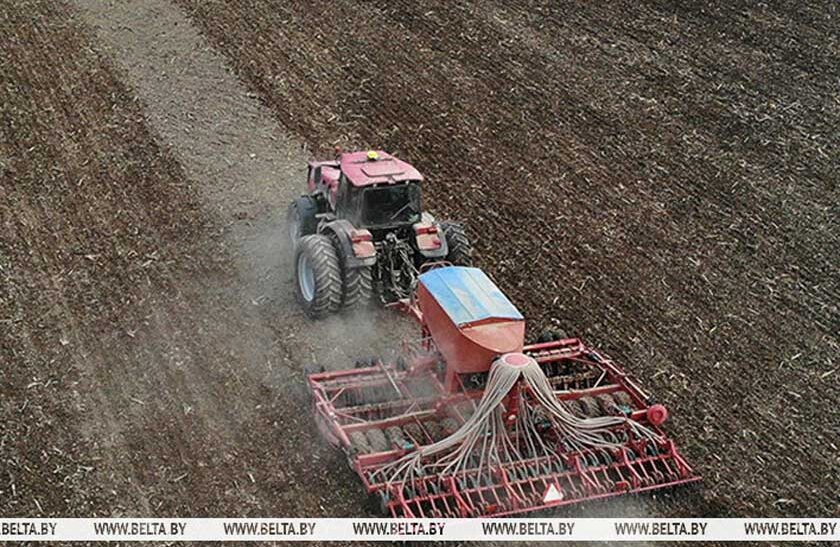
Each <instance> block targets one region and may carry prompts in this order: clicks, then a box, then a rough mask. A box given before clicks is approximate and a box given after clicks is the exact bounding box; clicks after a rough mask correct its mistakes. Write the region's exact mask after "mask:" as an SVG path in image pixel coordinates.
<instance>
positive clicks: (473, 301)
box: [420, 266, 524, 325]
mask: <svg viewBox="0 0 840 547" xmlns="http://www.w3.org/2000/svg"><path fill="white" fill-rule="evenodd" d="M420 282H421V283H422V284H423V286H425V287H426V289H427V290H428V291H429V293H430V294H431V295H432V296H433V297H434V299H435V300H436V301H437V302H438V303H439V304H440V306H441V307H442V308H443V310H444V311H445V312H446V314H447V315H448V316H449V318H450V319H452V322H453V323H455V324H456V325H464V324H467V323H475V322H476V321H482V320H484V319H490V318H494V319H511V320H523V319H524V317H522V314H521V313H519V310H517V309H516V307H515V306H514V305H513V304H511V302H510V300H508V298H507V296H505V294H504V293H503V292H502V291H501V290H499V288H498V287H497V286H496V284H495V283H493V282H492V281H491V280H490V278H489V277H487V274H485V273H484V272H483V271H481V270H479V269H478V268H465V267H463V266H451V267H446V268H435V269H434V270H429V271H428V272H426V273H424V274H422V275H421V276H420Z"/></svg>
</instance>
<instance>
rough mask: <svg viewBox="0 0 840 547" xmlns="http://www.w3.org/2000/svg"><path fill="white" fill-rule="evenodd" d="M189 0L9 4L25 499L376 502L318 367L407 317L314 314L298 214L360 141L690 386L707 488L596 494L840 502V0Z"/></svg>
mask: <svg viewBox="0 0 840 547" xmlns="http://www.w3.org/2000/svg"><path fill="white" fill-rule="evenodd" d="M178 3H179V4H180V5H181V7H182V8H184V10H185V12H186V13H187V14H188V15H189V17H190V19H187V18H186V17H185V15H184V13H181V12H180V11H178V10H177V9H174V8H173V7H172V5H170V4H169V3H168V2H166V1H165V0H150V1H149V2H143V3H140V4H135V3H132V4H131V7H126V6H125V5H123V3H120V2H117V3H110V2H94V1H93V0H77V1H76V2H75V3H74V7H73V8H70V7H67V6H65V5H63V4H58V3H55V2H52V1H48V0H26V1H24V2H19V4H20V7H21V9H17V10H6V11H5V12H3V14H2V15H0V28H2V29H3V32H4V36H5V38H4V39H3V40H2V41H0V77H2V82H0V105H2V109H1V110H0V116H2V118H0V136H2V139H0V181H2V184H0V221H2V231H3V235H2V237H0V276H2V283H0V366H2V369H3V375H2V377H0V394H2V416H3V418H4V419H3V420H0V514H2V515H3V516H38V515H55V516H96V515H103V516H111V515H113V516H119V515H143V516H148V515H160V516H173V515H182V516H215V515H225V516H237V515H241V516H277V515H283V516H318V515H330V516H346V515H358V514H365V513H363V511H361V510H360V509H359V506H360V503H361V502H362V501H363V496H362V495H361V493H360V490H359V489H358V488H357V484H356V483H355V481H354V477H353V475H352V474H351V473H350V472H349V470H346V468H344V466H343V462H342V461H341V458H340V457H339V456H338V455H337V454H336V453H335V452H334V451H332V450H329V449H327V448H325V447H324V446H323V445H322V444H321V443H320V442H319V440H318V438H317V435H316V434H315V433H314V431H313V424H312V421H311V419H310V417H309V415H308V409H307V406H306V400H305V392H304V387H303V386H304V383H303V372H302V367H303V365H305V364H311V363H312V362H313V361H316V362H320V363H323V364H325V365H326V366H328V367H331V368H339V367H343V366H346V364H347V363H348V362H350V361H351V358H352V357H353V356H357V355H358V354H360V353H364V352H370V351H371V348H372V349H373V350H375V351H381V349H382V348H381V346H382V345H383V342H382V340H380V337H379V336H378V335H377V333H378V332H381V330H382V324H381V323H379V321H381V320H382V318H381V317H373V318H361V319H362V320H361V321H356V320H355V319H354V320H352V321H351V322H346V321H343V320H340V319H339V320H336V321H331V322H326V323H321V324H316V325H313V324H311V323H308V322H306V321H305V320H304V319H303V317H302V316H301V315H300V313H299V312H298V311H297V309H296V307H295V305H294V302H293V301H292V299H291V297H290V295H291V285H290V282H289V275H288V271H287V268H286V267H285V264H286V258H285V257H286V254H285V249H284V247H285V239H284V233H283V225H282V221H283V218H282V217H283V211H284V208H285V203H287V201H288V199H289V198H290V197H291V196H293V195H294V194H295V193H296V192H297V191H298V190H299V188H300V187H301V184H300V183H301V181H302V167H303V161H304V160H305V159H306V158H307V157H308V153H307V152H306V150H305V147H309V148H310V149H312V150H315V151H316V152H318V153H324V152H325V151H327V150H330V149H331V148H332V146H334V145H335V144H343V145H346V146H365V147H366V146H377V147H382V148H385V149H389V150H392V151H395V152H397V153H399V154H401V155H402V156H403V157H405V158H406V159H408V160H410V161H412V162H414V163H416V164H417V165H418V167H420V168H421V170H422V171H423V172H424V173H425V174H426V176H427V179H428V184H427V186H426V189H427V194H426V195H427V196H428V202H429V204H430V206H431V207H432V208H433V209H434V210H436V211H437V212H438V213H440V215H441V216H447V217H453V218H461V219H464V220H466V221H467V222H468V224H469V227H470V229H471V232H472V235H473V237H474V239H475V240H476V241H477V245H478V249H479V255H480V262H481V266H482V267H484V268H485V269H486V270H488V271H489V272H490V273H491V274H492V275H493V276H494V278H495V279H496V280H497V281H498V282H499V284H500V286H502V287H503V289H504V290H505V291H506V292H508V293H509V294H510V295H511V297H512V298H513V299H514V301H515V302H516V304H517V305H519V306H520V307H521V308H522V310H523V312H524V313H525V314H526V316H527V317H528V318H529V320H530V321H531V331H532V332H533V333H536V332H538V331H539V330H541V329H542V328H544V327H546V326H550V325H552V324H556V323H559V324H560V325H561V326H563V327H564V328H565V329H566V330H567V331H569V332H575V333H580V334H581V335H583V336H585V337H586V338H587V339H588V340H589V341H590V342H592V343H595V344H597V345H599V346H601V347H603V348H605V349H607V350H608V351H610V352H611V353H612V354H613V355H614V356H615V357H617V358H619V359H620V360H621V361H623V362H625V363H626V364H627V365H628V366H629V367H630V368H631V369H632V370H633V371H634V372H635V373H636V374H637V376H639V377H640V378H641V379H642V380H643V383H644V384H645V385H646V386H648V387H650V388H651V389H652V391H654V392H655V393H656V394H657V395H658V397H659V399H660V400H661V401H662V402H664V403H665V404H667V405H668V406H669V407H670V409H671V412H672V415H673V416H674V419H673V422H672V423H671V424H670V425H671V431H672V432H673V433H674V435H675V436H676V437H677V438H678V440H679V441H680V445H681V446H682V447H683V450H684V452H685V454H686V456H687V457H688V458H689V460H690V461H691V462H692V463H694V464H695V465H696V466H697V467H698V469H699V470H700V471H701V473H703V474H704V476H705V477H706V482H705V486H704V488H702V489H700V490H697V491H691V492H690V493H689V495H688V496H679V495H677V494H671V493H667V494H663V495H661V496H659V497H655V498H652V497H643V498H640V499H631V500H623V501H616V502H614V503H607V504H599V505H597V506H594V507H590V508H587V509H584V510H578V511H581V512H582V511H595V512H598V513H601V514H614V513H619V512H620V513H622V514H625V513H626V514H661V515H674V516H682V515H698V514H699V515H709V516H728V515H746V516H774V515H809V516H811V515H824V516H829V515H834V516H838V515H840V499H838V497H837V489H836V488H834V487H833V485H837V484H839V483H840V474H838V471H837V470H838V469H840V447H838V444H840V443H838V441H837V438H838V437H840V435H838V433H840V430H838V427H839V426H838V424H840V413H838V410H837V409H838V407H840V382H838V378H840V372H835V370H836V368H837V361H838V359H837V356H838V331H840V313H838V294H840V289H839V288H838V279H839V278H838V275H837V264H836V263H837V251H838V249H840V222H838V209H837V203H838V201H840V195H838V194H840V193H839V192H838V188H837V175H836V173H837V170H838V167H840V165H838V160H837V158H838V157H840V136H838V133H837V131H836V128H837V127H838V126H840V95H838V93H837V88H836V84H837V82H838V80H840V68H838V65H837V63H836V59H837V57H838V53H840V43H838V32H837V28H838V26H837V17H838V12H837V7H836V5H835V3H828V2H827V3H825V5H822V6H820V5H818V3H816V2H814V3H811V4H810V5H802V4H799V3H797V4H791V5H790V6H788V5H782V4H780V5H778V6H773V7H766V8H758V7H756V8H748V7H742V6H738V5H737V3H735V4H733V3H728V4H726V5H725V6H723V7H715V8H704V9H700V8H697V9H693V8H688V7H685V6H682V5H676V4H675V5H671V4H668V3H642V4H639V3H632V2H626V3H625V2H620V3H612V4H610V7H609V8H608V9H606V8H599V7H597V6H595V5H592V6H590V5H589V4H584V3H581V4H579V5H563V6H560V7H557V6H556V3H546V4H545V5H541V4H539V3H527V2H524V1H520V2H516V3H501V2H499V3H494V2H482V3H480V4H477V5H475V6H466V5H463V4H458V5H454V4H452V3H448V2H440V3H431V4H430V3H423V4H422V7H421V4H416V3H412V2H391V3H389V4H388V7H384V8H383V7H379V6H381V4H379V3H377V4H373V3H371V4H368V3H366V2H347V3H344V4H341V5H336V4H334V3H331V2H321V1H316V2H307V3H291V4H290V3H287V2H275V1H269V0H254V1H252V2H249V3H248V4H247V7H246V6H244V5H241V4H240V3H237V2H215V3H205V2H197V1H192V0H178ZM325 14H328V15H329V17H325ZM191 22H192V24H194V25H196V27H198V28H200V29H201V30H202V31H203V32H204V34H205V35H206V37H207V39H209V41H210V42H212V43H213V44H214V45H215V46H216V48H217V49H218V51H220V52H221V53H222V54H223V55H224V58H221V57H219V56H218V55H217V54H216V53H214V52H213V51H212V50H210V49H208V47H207V45H206V42H205V41H204V38H203V37H202V36H200V35H198V34H197V33H196V31H195V30H194V29H193V28H192V27H191ZM225 60H226V62H228V63H230V65H231V66H232V67H234V69H235V71H236V74H237V75H238V76H239V77H240V78H241V80H242V81H244V82H245V84H247V86H248V88H250V89H251V90H252V93H253V94H255V95H253V94H251V93H249V92H248V91H247V90H246V89H244V88H243V86H242V85H241V84H240V83H239V82H238V81H237V80H236V77H235V76H234V75H232V74H230V73H228V72H227V71H226V70H225V68H224V63H225ZM257 98H258V99H259V100H258V99H257ZM260 101H261V102H262V104H260ZM278 122H279V124H278ZM387 319H388V317H386V320H387ZM348 325H353V328H349V327H348ZM348 336H349V337H350V338H351V340H350V342H344V340H345V339H346V338H347V337H348ZM354 354H356V355H354ZM663 499H664V501H663ZM581 514H582V513H581Z"/></svg>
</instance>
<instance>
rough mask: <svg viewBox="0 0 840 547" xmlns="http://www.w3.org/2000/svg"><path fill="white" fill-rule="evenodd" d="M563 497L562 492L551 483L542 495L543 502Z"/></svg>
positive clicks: (558, 499)
mask: <svg viewBox="0 0 840 547" xmlns="http://www.w3.org/2000/svg"><path fill="white" fill-rule="evenodd" d="M562 499H563V494H562V493H561V492H560V490H558V489H557V487H556V486H554V485H553V484H552V485H550V486H549V487H548V488H547V489H546V491H545V495H543V503H551V502H552V501H560V500H562Z"/></svg>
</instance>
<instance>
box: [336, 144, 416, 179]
mask: <svg viewBox="0 0 840 547" xmlns="http://www.w3.org/2000/svg"><path fill="white" fill-rule="evenodd" d="M373 158H375V159H373ZM341 171H342V172H343V173H344V176H346V177H347V180H349V181H350V183H351V184H353V186H371V185H374V184H393V183H396V182H405V181H409V180H416V181H421V180H423V175H421V174H420V171H418V170H417V169H415V168H414V167H412V166H411V165H410V164H408V163H406V162H404V161H402V160H398V159H397V158H395V157H394V156H392V155H391V154H388V153H387V152H382V151H380V150H377V151H375V152H374V151H371V152H367V151H365V152H349V153H345V154H342V155H341Z"/></svg>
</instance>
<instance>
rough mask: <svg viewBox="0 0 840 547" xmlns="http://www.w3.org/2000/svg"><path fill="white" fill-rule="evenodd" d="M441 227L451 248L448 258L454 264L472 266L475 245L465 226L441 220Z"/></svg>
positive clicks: (447, 244)
mask: <svg viewBox="0 0 840 547" xmlns="http://www.w3.org/2000/svg"><path fill="white" fill-rule="evenodd" d="M440 227H441V229H442V230H443V236H444V237H445V238H446V246H447V247H448V248H449V252H448V253H447V255H446V260H447V261H449V262H451V263H452V264H453V265H454V266H472V255H473V247H472V243H470V240H469V238H468V237H467V233H466V231H464V227H463V226H461V225H460V224H458V223H457V222H441V224H440Z"/></svg>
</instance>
